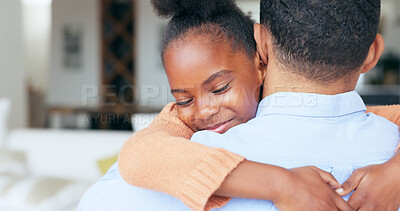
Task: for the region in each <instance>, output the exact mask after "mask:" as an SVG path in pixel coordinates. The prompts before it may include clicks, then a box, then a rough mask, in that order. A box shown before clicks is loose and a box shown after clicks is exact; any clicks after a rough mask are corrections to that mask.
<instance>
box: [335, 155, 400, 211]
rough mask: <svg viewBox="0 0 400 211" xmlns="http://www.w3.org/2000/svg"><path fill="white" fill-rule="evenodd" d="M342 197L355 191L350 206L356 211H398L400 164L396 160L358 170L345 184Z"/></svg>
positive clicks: (399, 205)
mask: <svg viewBox="0 0 400 211" xmlns="http://www.w3.org/2000/svg"><path fill="white" fill-rule="evenodd" d="M342 187H343V192H341V193H340V194H341V195H347V194H348V193H350V192H351V191H353V190H355V191H354V193H353V195H351V197H350V199H349V204H350V205H351V206H352V207H353V208H354V209H355V210H365V211H366V210H371V211H372V210H398V209H399V207H400V163H398V161H397V163H396V162H395V161H394V160H391V161H388V162H386V163H384V164H381V165H371V166H366V167H364V168H360V169H357V170H355V171H354V172H353V174H352V175H351V176H350V177H349V179H348V180H347V181H346V182H344V183H343V185H342Z"/></svg>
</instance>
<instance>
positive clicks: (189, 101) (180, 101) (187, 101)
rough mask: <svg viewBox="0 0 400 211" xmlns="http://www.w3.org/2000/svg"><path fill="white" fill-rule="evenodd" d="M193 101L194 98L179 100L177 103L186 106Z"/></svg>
mask: <svg viewBox="0 0 400 211" xmlns="http://www.w3.org/2000/svg"><path fill="white" fill-rule="evenodd" d="M192 101H193V98H190V99H183V100H177V101H176V104H177V105H179V106H185V105H188V104H189V103H191V102H192Z"/></svg>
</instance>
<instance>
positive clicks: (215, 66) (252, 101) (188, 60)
mask: <svg viewBox="0 0 400 211" xmlns="http://www.w3.org/2000/svg"><path fill="white" fill-rule="evenodd" d="M205 43H206V44H205ZM164 65H165V69H166V73H167V76H168V81H169V84H170V86H171V93H172V95H173V96H174V97H175V99H176V104H177V110H178V115H179V118H180V119H181V120H182V121H183V122H185V124H186V125H188V126H189V127H190V128H191V129H192V130H193V131H199V130H210V131H214V132H217V133H224V132H225V131H227V130H228V129H229V128H231V127H233V126H236V125H238V124H241V123H245V122H247V121H248V120H250V119H252V118H253V117H254V116H255V113H256V110H257V105H258V102H259V96H260V86H261V84H262V82H263V72H262V70H260V69H259V60H258V57H256V56H255V57H254V59H250V58H249V57H248V56H247V55H246V53H245V52H244V51H243V50H238V51H233V50H232V49H231V47H230V45H229V44H217V45H212V44H210V43H209V41H205V40H204V39H191V40H189V41H188V40H185V41H184V42H174V43H170V46H169V47H168V49H167V50H166V51H165V53H164Z"/></svg>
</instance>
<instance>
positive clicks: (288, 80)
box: [263, 70, 358, 98]
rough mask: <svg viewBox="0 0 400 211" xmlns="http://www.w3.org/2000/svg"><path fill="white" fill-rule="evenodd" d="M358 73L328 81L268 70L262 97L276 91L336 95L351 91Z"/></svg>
mask: <svg viewBox="0 0 400 211" xmlns="http://www.w3.org/2000/svg"><path fill="white" fill-rule="evenodd" d="M357 79H358V75H357V76H354V77H349V78H346V79H338V80H335V81H331V82H329V83H320V82H313V81H310V80H308V79H306V78H304V77H302V76H300V75H297V74H295V73H289V72H286V71H279V70H278V71H268V72H267V75H266V78H265V80H264V89H263V98H264V97H266V96H269V95H271V94H274V93H277V92H303V93H315V94H325V95H336V94H340V93H345V92H349V91H353V90H354V88H355V85H356V84H357Z"/></svg>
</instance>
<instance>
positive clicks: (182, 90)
mask: <svg viewBox="0 0 400 211" xmlns="http://www.w3.org/2000/svg"><path fill="white" fill-rule="evenodd" d="M185 92H186V90H184V89H171V94H173V93H185Z"/></svg>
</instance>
